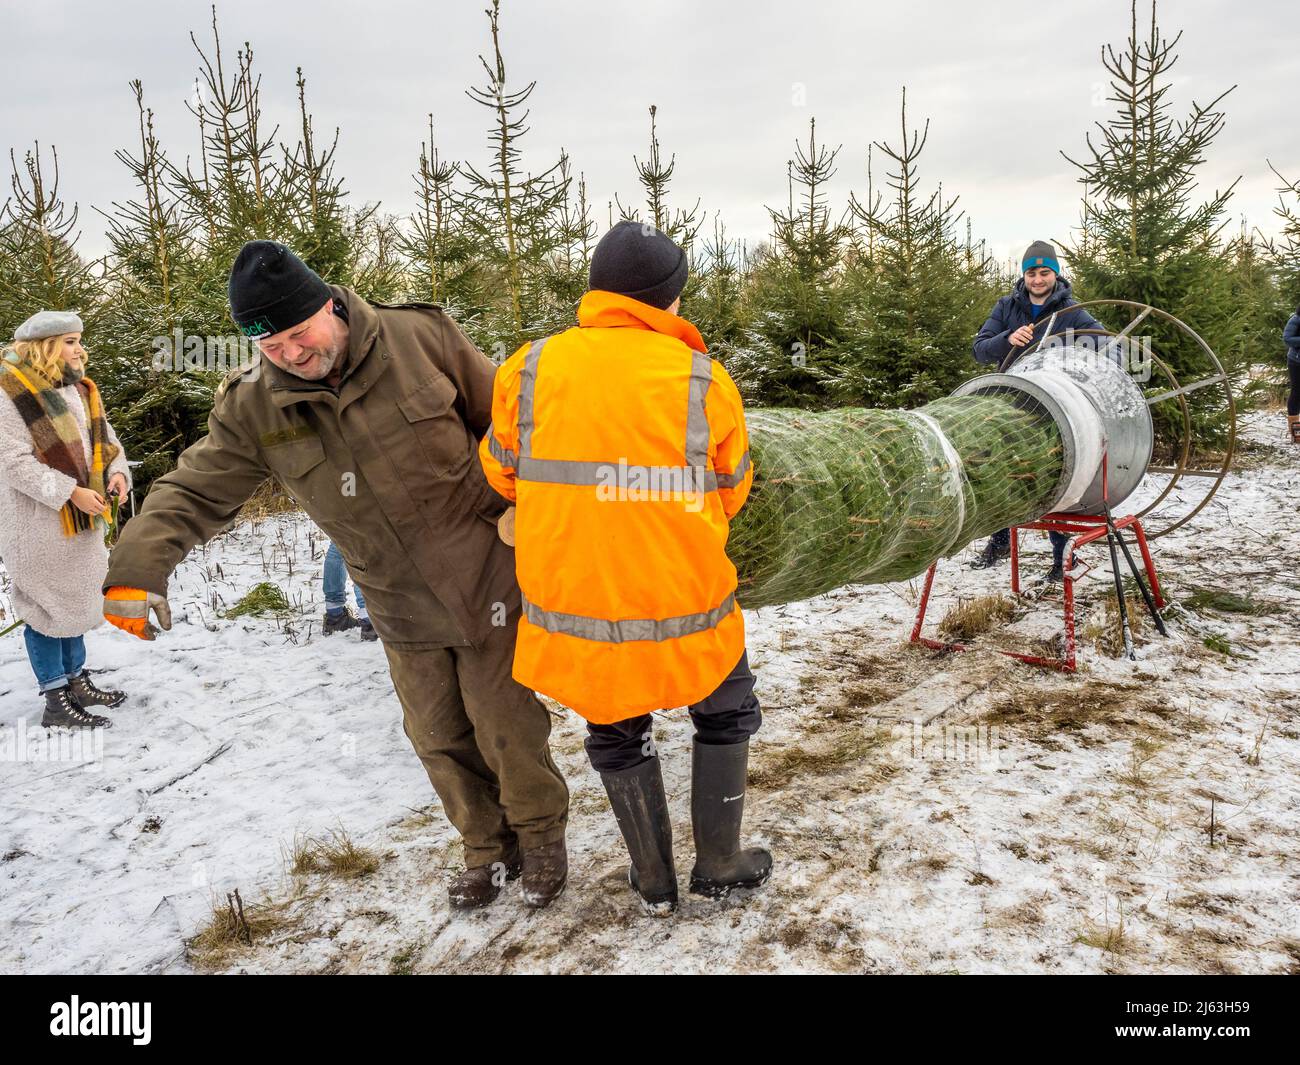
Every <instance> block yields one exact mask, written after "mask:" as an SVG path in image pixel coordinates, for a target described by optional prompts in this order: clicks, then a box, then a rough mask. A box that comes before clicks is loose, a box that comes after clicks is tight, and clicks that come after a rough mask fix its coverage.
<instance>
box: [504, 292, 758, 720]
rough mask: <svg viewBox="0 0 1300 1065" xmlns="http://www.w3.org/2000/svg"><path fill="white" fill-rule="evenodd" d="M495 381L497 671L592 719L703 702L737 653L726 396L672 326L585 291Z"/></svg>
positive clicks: (632, 303)
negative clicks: (505, 521) (510, 534)
mask: <svg viewBox="0 0 1300 1065" xmlns="http://www.w3.org/2000/svg"><path fill="white" fill-rule="evenodd" d="M578 323H579V324H578V326H577V327H575V328H573V329H569V330H566V331H565V332H563V333H560V334H559V335H557V336H553V337H549V338H545V339H543V340H538V341H535V342H534V343H532V344H529V345H525V346H524V347H522V348H520V349H519V350H518V351H517V352H515V354H514V355H512V356H511V357H510V358H509V359H508V360H507V361H506V362H505V363H503V364H502V366H501V369H500V370H498V371H497V376H496V382H495V386H494V389H493V396H492V427H491V428H490V429H489V430H488V433H487V436H486V437H484V439H483V442H482V444H481V445H480V447H479V457H480V458H481V459H482V462H483V468H484V469H485V470H486V472H487V478H488V481H489V482H491V484H492V486H493V487H494V488H495V489H496V490H497V491H498V492H500V493H501V494H502V495H503V496H505V497H506V498H507V499H511V500H514V501H515V506H516V510H515V567H516V570H517V573H518V577H519V588H520V590H521V591H522V593H523V616H522V617H521V618H520V620H519V632H518V641H517V644H516V648H515V664H514V677H515V679H516V680H517V681H519V683H521V684H523V685H525V686H527V687H529V688H532V689H533V690H535V691H539V692H542V693H543V694H545V695H549V696H551V697H552V698H554V699H557V700H559V701H560V702H561V703H564V704H565V705H566V706H570V707H572V708H573V709H574V710H576V711H577V712H578V713H580V714H581V715H582V716H583V717H585V718H587V720H589V721H593V722H597V723H600V724H608V723H611V722H614V721H621V720H623V719H625V718H629V717H635V716H637V715H639V714H643V713H646V712H648V711H650V710H658V709H665V708H670V707H676V706H684V705H687V704H689V703H693V702H697V701H699V700H700V699H703V698H704V697H705V696H707V695H709V694H711V693H712V692H713V691H714V690H715V689H716V688H717V686H718V684H719V683H721V681H722V680H723V678H725V677H726V676H727V674H728V673H730V672H731V670H732V668H733V667H734V666H735V665H736V663H737V662H738V661H739V660H740V655H741V652H742V651H744V649H745V623H744V618H743V616H742V614H741V612H740V607H739V606H738V605H737V603H736V594H735V593H736V567H735V566H734V565H732V563H731V560H730V559H728V558H727V554H726V550H725V548H726V543H727V532H728V520H729V519H730V518H732V517H734V516H735V514H736V513H737V511H739V510H740V508H741V506H743V505H744V502H745V497H746V496H747V495H748V494H749V488H750V484H751V482H752V480H753V472H752V470H751V468H750V460H749V439H748V436H747V434H746V432H745V415H744V408H743V406H742V404H741V400H740V393H739V392H738V391H737V390H736V386H735V384H734V383H733V382H732V380H731V378H730V377H729V376H728V374H727V371H726V370H725V369H723V367H722V366H721V364H719V363H717V362H714V361H713V360H712V359H710V358H709V356H708V355H707V354H705V351H706V348H705V346H704V341H703V340H701V339H700V334H699V332H698V330H696V328H695V327H694V326H693V325H691V324H690V323H689V322H687V321H686V320H684V319H682V318H679V317H678V316H677V315H674V314H669V313H668V312H667V311H661V310H659V309H658V308H655V307H651V306H649V305H648V304H645V303H641V302H639V301H637V300H634V299H629V298H628V297H626V296H619V295H615V294H614V293H611V292H601V291H591V292H588V293H587V294H586V295H585V296H584V297H583V299H582V302H581V303H580V304H579V306H578Z"/></svg>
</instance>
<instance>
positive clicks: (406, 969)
mask: <svg viewBox="0 0 1300 1065" xmlns="http://www.w3.org/2000/svg"><path fill="white" fill-rule="evenodd" d="M423 949H424V944H423V943H411V944H409V945H408V946H405V947H403V948H402V949H401V950H399V951H398V952H397V953H396V954H394V955H393V956H392V957H391V958H389V959H388V975H389V976H413V975H414V974H415V959H416V956H417V955H418V954H419V953H420V951H421V950H423Z"/></svg>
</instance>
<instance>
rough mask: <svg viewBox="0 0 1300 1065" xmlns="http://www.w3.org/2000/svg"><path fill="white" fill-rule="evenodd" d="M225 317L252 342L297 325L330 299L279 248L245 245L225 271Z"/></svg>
mask: <svg viewBox="0 0 1300 1065" xmlns="http://www.w3.org/2000/svg"><path fill="white" fill-rule="evenodd" d="M227 292H228V293H229V296H230V314H231V316H232V317H233V318H234V319H235V324H236V325H237V326H239V331H240V332H241V333H243V334H244V336H246V337H251V338H252V339H253V340H260V339H261V338H262V337H268V336H270V335H271V334H273V333H280V332H283V331H284V330H286V329H292V328H293V327H294V326H295V325H300V324H301V323H303V322H305V321H306V320H307V319H308V318H310V317H311V316H312V315H313V314H315V313H316V312H317V311H319V310H320V309H321V308H322V307H323V306H325V304H326V303H327V302H328V301H329V299H330V297H331V293H330V289H329V286H328V285H327V284H325V282H324V281H322V280H321V279H320V276H319V275H318V274H317V273H316V271H314V270H313V269H312V268H311V267H309V266H308V265H307V264H306V263H305V262H303V261H302V260H301V259H299V258H298V256H296V255H294V253H293V252H291V251H290V250H289V249H288V248H286V247H285V246H284V245H283V244H278V243H276V242H275V241H273V240H250V241H249V242H248V243H247V244H245V245H244V246H243V247H242V248H240V249H239V254H238V255H237V256H236V257H235V265H234V266H232V267H231V268H230V284H229V286H228V287H227Z"/></svg>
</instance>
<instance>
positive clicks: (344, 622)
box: [321, 607, 361, 636]
mask: <svg viewBox="0 0 1300 1065" xmlns="http://www.w3.org/2000/svg"><path fill="white" fill-rule="evenodd" d="M360 624H361V622H359V621H358V620H357V619H356V618H354V617H353V616H352V611H350V610H349V609H348V608H347V607H343V608H342V609H340V610H327V611H325V620H324V621H323V622H322V623H321V632H322V633H324V634H325V635H326V636H332V635H334V633H336V632H347V631H348V629H355V628H356V627H357V626H358V625H360Z"/></svg>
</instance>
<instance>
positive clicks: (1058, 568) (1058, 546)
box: [1047, 530, 1070, 581]
mask: <svg viewBox="0 0 1300 1065" xmlns="http://www.w3.org/2000/svg"><path fill="white" fill-rule="evenodd" d="M1047 535H1048V536H1049V537H1050V538H1051V541H1052V568H1051V570H1050V571H1049V572H1048V574H1047V579H1048V580H1049V581H1059V580H1062V579H1064V577H1065V564H1064V558H1065V545H1066V544H1068V543H1069V542H1070V538H1069V537H1068V536H1066V535H1065V533H1059V532H1056V531H1055V530H1050V531H1049V532H1048V534H1047Z"/></svg>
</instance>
